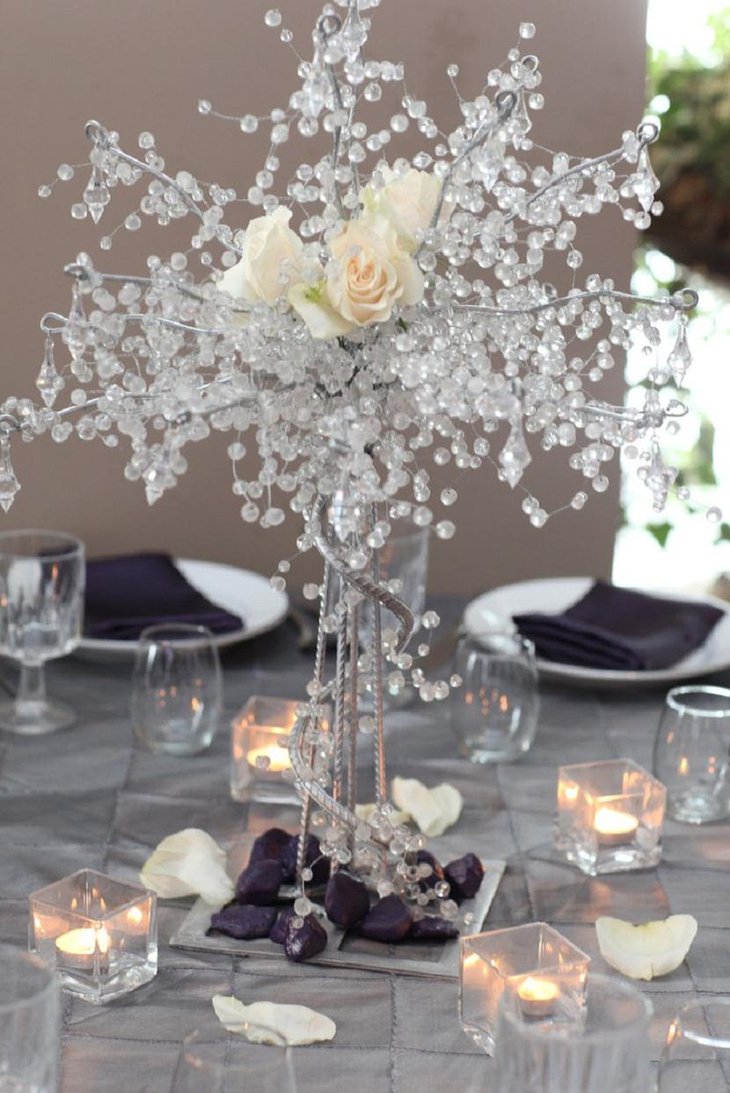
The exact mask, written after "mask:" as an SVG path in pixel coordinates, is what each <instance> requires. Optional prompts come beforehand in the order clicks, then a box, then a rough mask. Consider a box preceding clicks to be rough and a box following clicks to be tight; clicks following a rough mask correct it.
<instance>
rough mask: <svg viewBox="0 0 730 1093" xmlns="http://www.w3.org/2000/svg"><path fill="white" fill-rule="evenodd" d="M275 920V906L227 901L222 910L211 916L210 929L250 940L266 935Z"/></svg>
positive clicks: (243, 939)
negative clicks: (256, 905)
mask: <svg viewBox="0 0 730 1093" xmlns="http://www.w3.org/2000/svg"><path fill="white" fill-rule="evenodd" d="M275 921H276V907H254V906H252V905H251V904H250V903H244V904H241V903H229V904H228V906H227V907H224V908H223V910H222V911H217V912H216V913H215V914H214V915H212V916H211V920H210V930H216V931H217V932H218V933H221V934H227V935H228V937H236V938H238V939H239V940H242V941H252V940H253V939H254V938H257V937H268V936H269V931H270V930H271V927H272V926H273V925H274V922H275ZM210 930H209V931H208V932H209V933H210Z"/></svg>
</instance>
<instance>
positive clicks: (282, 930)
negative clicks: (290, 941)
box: [269, 907, 295, 945]
mask: <svg viewBox="0 0 730 1093" xmlns="http://www.w3.org/2000/svg"><path fill="white" fill-rule="evenodd" d="M294 917H295V915H294V908H293V907H286V908H285V909H284V910H283V911H282V912H281V914H280V915H279V917H278V918H277V920H276V922H275V923H274V925H273V926H272V927H271V933H270V934H269V941H273V942H274V944H275V945H283V944H284V942H285V941H286V937H287V934H288V932H289V923H290V922H291V920H292V919H293V918H294Z"/></svg>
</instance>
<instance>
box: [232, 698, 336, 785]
mask: <svg viewBox="0 0 730 1093" xmlns="http://www.w3.org/2000/svg"><path fill="white" fill-rule="evenodd" d="M301 710H302V703H301V702H298V701H295V700H293V699H289V698H274V697H272V696H269V695H252V696H251V698H249V700H248V702H247V703H246V705H245V706H244V707H243V708H242V709H241V710H240V711H239V712H238V713H237V714H236V716H235V717H234V719H233V721H232V722H231V796H232V797H233V799H234V800H236V801H264V802H266V803H271V804H295V803H297V802H298V800H299V798H298V795H297V791H296V788H295V787H294V785H293V779H292V777H291V758H290V756H289V747H288V744H289V736H290V734H291V731H292V729H293V728H294V725H295V724H296V721H297V718H298V717H299V714H300V711H301ZM320 713H321V720H320V725H322V727H326V726H327V725H329V722H330V709H329V707H328V706H322V707H321V711H320Z"/></svg>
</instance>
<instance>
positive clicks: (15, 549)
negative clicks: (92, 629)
mask: <svg viewBox="0 0 730 1093" xmlns="http://www.w3.org/2000/svg"><path fill="white" fill-rule="evenodd" d="M85 580H86V568H85V558H84V544H83V543H82V542H80V541H79V540H78V539H75V538H74V537H73V536H72V535H65V534H63V533H61V532H56V531H6V532H4V533H3V534H0V654H2V655H3V656H6V657H11V658H12V659H13V660H19V661H20V666H21V670H20V680H19V683H18V692H17V695H16V697H15V699H14V701H11V702H3V703H2V704H1V705H0V728H2V729H7V730H8V731H9V732H16V733H22V734H25V735H35V734H39V733H47V732H55V731H56V729H64V728H66V727H67V726H68V725H71V724H73V722H74V721H75V720H76V714H75V713H74V711H73V710H72V709H71V708H70V707H68V706H65V705H64V704H63V703H61V702H55V701H49V700H48V699H47V698H46V682H45V675H44V665H45V662H46V661H47V660H52V659H53V658H54V657H63V656H66V654H67V653H70V652H71V651H72V650H73V649H75V648H76V646H77V645H78V643H79V640H80V638H81V628H82V623H83V614H84V584H85Z"/></svg>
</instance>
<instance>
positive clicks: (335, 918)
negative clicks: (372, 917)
mask: <svg viewBox="0 0 730 1093" xmlns="http://www.w3.org/2000/svg"><path fill="white" fill-rule="evenodd" d="M324 909H325V911H326V912H327V918H328V919H329V920H330V922H334V923H335V925H336V926H341V927H342V928H343V930H349V928H350V927H351V926H354V925H355V923H357V922H359V921H360V919H361V918H364V917H365V915H366V914H367V913H368V911H369V910H370V897H369V895H368V890H367V888H366V887H365V885H364V884H363V882H362V881H361V880H358V879H357V878H356V877H351V876H350V875H349V873H343V872H342V871H341V870H340V871H339V872H337V873H333V874H332V876H331V877H330V879H329V880H328V881H327V890H326V891H325V894H324Z"/></svg>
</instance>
